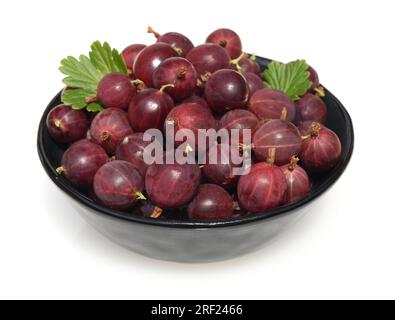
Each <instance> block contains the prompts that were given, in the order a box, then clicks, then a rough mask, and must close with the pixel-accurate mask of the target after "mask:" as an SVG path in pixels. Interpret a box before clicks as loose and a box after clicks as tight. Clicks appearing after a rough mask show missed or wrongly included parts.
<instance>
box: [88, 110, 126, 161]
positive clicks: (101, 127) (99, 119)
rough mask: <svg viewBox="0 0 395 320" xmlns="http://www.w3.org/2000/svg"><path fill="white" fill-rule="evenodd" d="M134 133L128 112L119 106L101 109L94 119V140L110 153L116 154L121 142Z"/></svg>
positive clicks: (92, 132)
mask: <svg viewBox="0 0 395 320" xmlns="http://www.w3.org/2000/svg"><path fill="white" fill-rule="evenodd" d="M131 133H133V130H132V128H131V126H130V124H129V121H128V116H127V113H126V112H125V111H123V110H121V109H118V108H108V109H105V110H103V111H101V112H100V113H99V114H98V115H97V116H96V117H95V119H94V120H93V121H92V124H91V128H90V134H91V136H92V140H93V141H94V142H96V143H97V144H100V145H101V146H102V147H103V148H104V150H106V152H107V153H108V154H109V155H114V153H115V150H116V149H117V147H118V145H119V143H120V142H121V141H122V140H123V138H125V136H127V135H128V134H131Z"/></svg>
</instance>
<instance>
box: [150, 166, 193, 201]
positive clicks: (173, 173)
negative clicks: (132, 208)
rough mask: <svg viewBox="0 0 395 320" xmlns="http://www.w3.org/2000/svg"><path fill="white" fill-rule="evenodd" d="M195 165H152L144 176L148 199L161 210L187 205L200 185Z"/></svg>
mask: <svg viewBox="0 0 395 320" xmlns="http://www.w3.org/2000/svg"><path fill="white" fill-rule="evenodd" d="M200 178H201V177H200V168H199V166H198V165H196V164H182V165H181V164H178V163H174V164H153V165H151V166H149V168H148V170H147V173H146V175H145V187H146V190H147V193H148V196H149V197H150V199H151V200H152V201H153V202H154V203H155V204H156V205H157V206H159V207H161V208H177V207H181V206H184V205H186V204H187V203H189V202H190V201H191V200H192V199H193V197H194V196H195V194H196V192H197V189H198V187H199V184H200Z"/></svg>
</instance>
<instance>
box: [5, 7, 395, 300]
mask: <svg viewBox="0 0 395 320" xmlns="http://www.w3.org/2000/svg"><path fill="white" fill-rule="evenodd" d="M394 13H395V7H394V2H393V1H390V0H389V1H344V0H342V1H325V2H323V1H270V2H269V1H213V0H210V1H201V0H199V1H190V0H188V1H187V0H183V1H152V0H151V1H130V0H129V1H115V0H113V1H98V0H96V1H81V0H77V1H75V0H68V1H66V2H65V1H63V2H59V1H20V0H14V1H1V2H0V34H1V37H0V41H1V49H0V96H1V99H0V121H1V122H0V123H1V127H0V135H1V138H0V148H1V149H0V150H1V157H0V161H1V165H0V188H1V193H0V194H1V198H0V201H1V202H0V204H1V209H0V217H1V220H0V298H129V299H139V298H146V299H152V298H158V299H165V298H168V299H176V298H185V299H189V298H205V299H211V298H215V299H219V298H222V299H228V298H229V299H231V298H234V299H243V298H245V299H248V298H251V299H264V298H269V299H275V298H302V299H304V298H395V289H394V288H395V273H394V270H395V249H394V245H395V210H394V208H393V205H394V179H395V153H394V151H393V148H394V147H395V144H394V129H395V126H394V117H395V112H394V108H395V104H394V93H395V89H394V87H395V77H394V75H395V62H394V58H395V49H394V33H393V32H394V30H395V19H394ZM148 25H152V26H153V27H154V28H155V29H157V30H158V31H159V32H162V33H163V32H166V31H180V32H182V33H185V34H186V35H187V36H189V37H190V38H191V39H192V40H193V41H194V43H195V44H199V43H201V42H203V41H204V39H205V37H206V36H207V35H208V34H209V33H210V32H211V31H213V30H215V29H217V28H219V27H229V28H232V29H234V30H236V31H237V32H238V33H239V34H240V36H241V38H242V40H243V44H244V50H245V51H247V52H255V53H257V54H259V55H262V56H266V57H270V58H276V59H277V60H281V61H290V60H294V59H296V58H305V59H307V61H308V62H309V63H310V64H311V65H313V66H314V67H315V68H316V69H317V70H318V72H319V75H320V78H321V82H322V83H323V84H324V85H325V86H327V87H328V88H329V89H330V90H331V91H332V92H334V93H335V94H336V96H337V97H338V98H339V99H340V100H341V101H342V102H343V103H344V105H345V106H346V107H347V109H348V110H349V112H350V114H351V116H352V118H353V121H354V125H355V134H356V141H355V142H356V145H355V152H354V156H353V159H352V161H351V164H350V166H349V168H348V169H347V171H346V173H345V174H344V175H343V176H342V178H341V179H340V181H339V182H338V183H337V184H336V186H335V187H334V188H333V189H332V190H331V191H330V192H329V193H328V194H327V195H326V197H324V198H323V199H322V201H321V202H320V203H319V204H318V207H317V209H316V210H315V212H313V213H311V214H310V215H308V216H307V217H305V218H304V219H303V220H302V221H301V222H300V223H298V224H297V225H296V226H295V227H294V228H293V229H291V230H289V231H288V232H286V233H285V234H283V235H282V236H280V237H279V238H278V239H277V240H276V241H274V242H273V243H272V244H270V245H269V246H268V247H266V248H265V249H263V250H261V251H259V252H256V253H253V254H250V255H247V256H244V257H241V258H238V259H235V260H231V261H227V262H221V263H214V264H206V265H185V264H176V263H169V262H162V261H155V260H151V259H148V258H145V257H142V256H139V255H137V254H134V253H131V252H128V251H126V250H124V249H122V248H120V247H118V246H117V245H115V244H113V243H111V242H110V241H108V240H106V239H105V238H103V237H102V236H101V235H100V234H98V233H96V231H94V230H93V229H92V228H91V227H89V226H88V225H87V224H86V223H85V222H84V221H83V220H82V219H81V218H80V217H79V216H78V215H77V214H76V213H75V212H74V211H73V209H72V207H71V206H70V204H69V202H68V200H67V199H66V198H65V197H64V196H63V194H61V193H60V191H58V190H57V189H56V187H55V186H54V184H53V183H52V182H51V181H50V180H49V179H48V178H47V176H46V174H45V173H44V170H43V169H42V168H41V165H40V163H39V160H38V157H37V152H36V131H37V126H38V122H39V119H40V117H41V114H42V112H43V110H44V108H45V107H46V105H47V103H48V101H49V100H50V99H51V98H52V97H53V96H54V94H55V93H57V92H58V90H60V88H61V87H62V84H61V79H62V76H61V74H60V73H59V72H58V66H59V61H60V60H61V59H62V58H63V57H65V56H67V55H78V54H80V53H87V52H88V50H89V45H90V43H91V42H92V41H94V40H96V39H98V40H102V41H104V40H108V41H110V44H111V45H112V46H115V47H117V48H119V49H123V47H125V46H127V45H129V44H131V43H135V42H143V43H151V42H152V41H153V40H154V39H153V38H152V36H151V35H148V34H146V27H147V26H148Z"/></svg>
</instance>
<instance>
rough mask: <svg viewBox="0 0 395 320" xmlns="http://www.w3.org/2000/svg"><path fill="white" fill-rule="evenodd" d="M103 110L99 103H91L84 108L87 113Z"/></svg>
mask: <svg viewBox="0 0 395 320" xmlns="http://www.w3.org/2000/svg"><path fill="white" fill-rule="evenodd" d="M103 109H104V108H103V106H102V105H101V104H100V103H97V102H92V103H90V104H88V105H87V106H86V110H87V111H89V112H99V111H102V110H103Z"/></svg>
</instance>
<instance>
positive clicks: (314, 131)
mask: <svg viewBox="0 0 395 320" xmlns="http://www.w3.org/2000/svg"><path fill="white" fill-rule="evenodd" d="M320 129H321V126H320V124H319V123H318V122H314V123H313V124H312V125H311V127H310V136H311V137H312V138H316V137H318V135H319V133H320Z"/></svg>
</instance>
